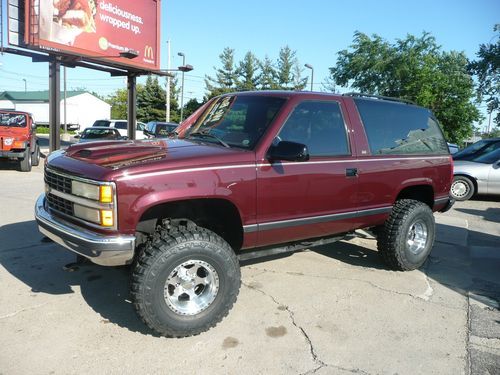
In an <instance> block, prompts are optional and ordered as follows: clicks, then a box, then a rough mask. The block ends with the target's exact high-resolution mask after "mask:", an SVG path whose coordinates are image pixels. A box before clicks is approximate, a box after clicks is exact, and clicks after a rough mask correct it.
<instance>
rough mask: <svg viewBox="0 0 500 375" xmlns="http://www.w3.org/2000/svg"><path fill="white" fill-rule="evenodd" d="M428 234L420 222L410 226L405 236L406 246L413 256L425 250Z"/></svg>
mask: <svg viewBox="0 0 500 375" xmlns="http://www.w3.org/2000/svg"><path fill="white" fill-rule="evenodd" d="M428 233H429V231H428V229H427V225H426V224H425V223H424V222H423V221H422V220H417V221H415V222H414V223H413V224H412V225H411V226H410V229H409V230H408V234H407V236H406V244H407V245H408V249H409V250H410V251H411V252H412V253H413V254H415V255H417V254H420V253H421V252H422V251H423V250H424V249H425V246H426V245H427V238H428Z"/></svg>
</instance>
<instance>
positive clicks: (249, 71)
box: [236, 52, 260, 91]
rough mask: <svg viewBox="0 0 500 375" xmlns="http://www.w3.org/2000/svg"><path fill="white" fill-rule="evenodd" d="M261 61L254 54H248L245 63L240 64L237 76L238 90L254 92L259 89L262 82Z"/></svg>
mask: <svg viewBox="0 0 500 375" xmlns="http://www.w3.org/2000/svg"><path fill="white" fill-rule="evenodd" d="M258 71H259V60H258V59H257V58H256V57H255V55H254V54H253V53H252V52H247V53H246V55H245V57H244V59H243V61H240V63H239V64H238V69H236V74H237V75H238V77H237V79H236V90H237V91H252V90H256V89H257V85H258V83H259V80H260V74H259V73H258Z"/></svg>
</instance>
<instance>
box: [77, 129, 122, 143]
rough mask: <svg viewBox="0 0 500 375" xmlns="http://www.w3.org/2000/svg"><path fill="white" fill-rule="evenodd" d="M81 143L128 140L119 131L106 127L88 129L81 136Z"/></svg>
mask: <svg viewBox="0 0 500 375" xmlns="http://www.w3.org/2000/svg"><path fill="white" fill-rule="evenodd" d="M79 138H80V140H79V141H78V142H79V143H84V142H96V141H120V140H124V139H127V137H124V136H122V135H121V134H120V132H119V131H118V129H115V128H107V127H105V126H92V127H90V128H86V129H84V130H83V132H82V133H81V134H80V135H79Z"/></svg>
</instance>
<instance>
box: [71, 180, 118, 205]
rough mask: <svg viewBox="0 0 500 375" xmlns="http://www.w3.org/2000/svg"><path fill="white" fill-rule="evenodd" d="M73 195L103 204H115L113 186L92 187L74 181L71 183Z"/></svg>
mask: <svg viewBox="0 0 500 375" xmlns="http://www.w3.org/2000/svg"><path fill="white" fill-rule="evenodd" d="M71 194H73V195H77V196H79V197H83V198H88V199H92V200H94V201H99V202H101V203H113V187H112V186H111V185H92V184H87V183H85V182H80V181H75V180H73V181H71Z"/></svg>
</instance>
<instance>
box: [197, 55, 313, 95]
mask: <svg viewBox="0 0 500 375" xmlns="http://www.w3.org/2000/svg"><path fill="white" fill-rule="evenodd" d="M296 54H297V53H296V51H293V50H292V49H290V47H288V46H285V47H282V48H281V49H280V51H279V57H278V59H277V60H276V64H273V62H272V60H271V59H270V58H269V57H267V56H266V57H265V58H264V60H262V61H259V59H258V58H257V57H256V56H255V55H254V54H253V53H252V52H247V53H246V54H245V57H244V58H243V60H242V61H240V62H239V63H237V64H236V63H235V61H234V49H231V48H229V47H226V48H225V49H224V51H223V52H222V54H220V55H219V58H220V62H221V68H215V67H214V69H215V77H210V76H206V77H205V85H206V91H207V93H206V97H205V99H210V98H212V97H214V96H217V95H221V94H225V93H228V92H233V91H249V90H303V89H304V87H305V86H306V85H307V78H302V71H303V70H302V69H301V65H300V63H299V60H298V59H297V57H296Z"/></svg>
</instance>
